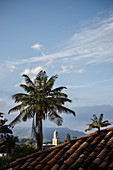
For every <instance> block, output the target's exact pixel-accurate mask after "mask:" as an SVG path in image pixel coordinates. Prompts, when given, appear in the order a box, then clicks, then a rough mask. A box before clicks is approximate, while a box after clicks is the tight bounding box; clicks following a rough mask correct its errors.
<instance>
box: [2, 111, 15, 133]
mask: <svg viewBox="0 0 113 170" xmlns="http://www.w3.org/2000/svg"><path fill="white" fill-rule="evenodd" d="M3 115H4V113H1V112H0V134H1V136H3V135H5V134H7V133H10V134H12V130H11V129H10V128H9V126H8V125H6V122H7V121H8V120H7V119H6V118H5V119H3Z"/></svg>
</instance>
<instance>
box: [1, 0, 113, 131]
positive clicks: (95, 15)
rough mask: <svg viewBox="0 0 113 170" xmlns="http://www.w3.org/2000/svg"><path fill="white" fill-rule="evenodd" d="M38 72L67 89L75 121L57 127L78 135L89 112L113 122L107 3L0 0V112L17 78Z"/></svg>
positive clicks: (112, 7)
mask: <svg viewBox="0 0 113 170" xmlns="http://www.w3.org/2000/svg"><path fill="white" fill-rule="evenodd" d="M40 70H45V71H46V72H47V74H48V76H52V75H55V74H58V79H57V80H56V83H55V86H56V87H57V86H66V87H67V88H68V89H67V90H65V93H67V94H68V96H69V98H70V99H72V101H73V102H72V103H71V104H68V105H67V106H68V107H70V108H71V109H74V110H75V111H76V114H77V116H76V117H75V118H73V117H72V116H69V115H66V116H65V115H63V116H64V123H63V127H66V126H68V127H70V128H71V129H74V130H76V129H79V130H82V131H83V130H84V129H85V128H87V127H86V125H85V124H86V123H87V122H89V121H90V118H91V117H92V114H93V113H95V114H97V115H99V114H100V113H102V112H103V113H104V115H105V118H106V119H109V120H113V116H112V114H111V112H112V110H113V1H112V0H95V1H94V0H86V1H84V0H71V1H70V0H62V1H61V0H57V1H55V0H46V1H44V0H34V1H31V0H19V1H15V0H10V1H8V0H5V1H4V0H0V111H2V112H5V113H7V112H8V110H9V109H10V108H11V107H13V106H14V105H15V104H14V101H13V100H12V99H11V96H12V95H13V94H15V93H17V92H20V91H21V88H20V87H19V84H20V83H22V82H24V80H23V79H22V77H21V75H22V74H23V73H24V74H27V75H29V76H30V77H31V78H33V77H35V76H36V74H37V73H38V72H39V71H40ZM83 110H84V111H83ZM15 115H16V114H11V115H9V116H8V119H9V120H10V121H11V120H12V119H13V118H14V117H15ZM68 120H69V121H68ZM22 125H23V123H22ZM25 125H26V126H27V125H28V123H26V124H25ZM44 125H45V126H49V127H51V126H52V127H54V126H55V125H54V124H51V123H50V122H49V121H46V122H44Z"/></svg>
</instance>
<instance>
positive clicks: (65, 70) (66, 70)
mask: <svg viewBox="0 0 113 170" xmlns="http://www.w3.org/2000/svg"><path fill="white" fill-rule="evenodd" d="M72 69H73V66H72V65H70V66H64V65H62V66H61V71H59V72H58V74H63V73H70V72H71V71H72Z"/></svg>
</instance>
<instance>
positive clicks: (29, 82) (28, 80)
mask: <svg viewBox="0 0 113 170" xmlns="http://www.w3.org/2000/svg"><path fill="white" fill-rule="evenodd" d="M22 77H24V78H25V82H26V84H28V85H30V86H34V83H33V82H32V80H31V79H30V78H29V76H27V75H26V74H23V75H22Z"/></svg>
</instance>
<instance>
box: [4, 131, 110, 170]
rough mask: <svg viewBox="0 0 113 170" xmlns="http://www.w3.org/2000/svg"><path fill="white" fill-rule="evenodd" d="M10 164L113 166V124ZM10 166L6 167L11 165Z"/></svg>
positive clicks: (87, 169) (99, 169)
mask: <svg viewBox="0 0 113 170" xmlns="http://www.w3.org/2000/svg"><path fill="white" fill-rule="evenodd" d="M8 168H13V169H14V170H16V169H18V170H20V169H26V170H27V169H31V170H32V169H37V170H50V169H51V170H59V169H60V170H67V169H69V170H71V169H73V170H103V169H104V170H107V169H108V170H113V128H107V129H105V130H101V131H100V133H98V132H94V133H91V134H88V135H86V136H83V137H79V138H77V139H74V140H71V141H68V142H65V143H62V144H60V145H58V146H55V147H52V148H50V149H46V150H43V151H38V152H36V153H33V154H31V155H27V156H26V157H23V158H20V159H17V160H16V161H14V162H12V163H10V164H9V166H8ZM8 168H6V169H8Z"/></svg>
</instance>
